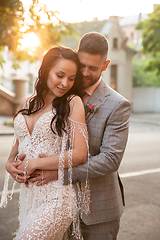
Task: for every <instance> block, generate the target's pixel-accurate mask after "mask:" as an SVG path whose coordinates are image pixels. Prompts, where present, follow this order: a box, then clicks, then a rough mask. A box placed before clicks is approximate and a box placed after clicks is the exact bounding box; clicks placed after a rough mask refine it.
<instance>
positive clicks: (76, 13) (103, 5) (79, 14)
mask: <svg viewBox="0 0 160 240" xmlns="http://www.w3.org/2000/svg"><path fill="white" fill-rule="evenodd" d="M41 1H42V2H45V4H46V5H47V6H48V8H49V9H51V10H53V11H54V10H58V11H59V12H60V15H59V16H60V18H61V19H62V20H64V21H67V22H80V21H85V20H87V21H92V20H93V19H94V18H95V17H96V18H98V20H103V19H108V18H109V16H121V17H123V16H133V15H138V14H139V13H142V14H147V13H150V12H152V11H153V4H160V0H132V1H130V0H110V1H108V0H45V1H44V0H41Z"/></svg>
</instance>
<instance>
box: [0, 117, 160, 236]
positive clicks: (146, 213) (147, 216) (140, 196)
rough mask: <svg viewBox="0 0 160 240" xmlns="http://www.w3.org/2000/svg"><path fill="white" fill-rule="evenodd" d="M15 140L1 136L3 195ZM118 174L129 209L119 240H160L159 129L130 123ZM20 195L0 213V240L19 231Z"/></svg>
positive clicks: (123, 218)
mask: <svg viewBox="0 0 160 240" xmlns="http://www.w3.org/2000/svg"><path fill="white" fill-rule="evenodd" d="M12 139H13V136H0V191H2V186H3V179H4V172H5V168H4V165H5V161H6V159H7V155H8V153H9V149H10V147H11V144H12ZM156 171H157V172H156ZM119 172H120V175H121V177H122V181H123V183H124V186H125V196H126V207H125V211H124V213H123V215H122V218H121V227H120V231H119V235H118V240H160V184H159V183H160V125H156V124H147V123H145V124H144V123H138V122H133V121H132V122H131V124H130V133H129V140H128V144H127V148H126V152H125V155H124V158H123V161H122V164H121V167H120V171H119ZM16 187H17V188H19V186H18V185H17V186H16ZM18 195H19V194H18V193H15V194H14V196H13V200H12V201H10V202H9V204H8V206H7V208H5V209H0V240H11V239H13V236H12V235H11V234H12V233H14V232H15V231H16V228H17V227H18Z"/></svg>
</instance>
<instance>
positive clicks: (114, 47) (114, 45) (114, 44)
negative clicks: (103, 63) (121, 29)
mask: <svg viewBox="0 0 160 240" xmlns="http://www.w3.org/2000/svg"><path fill="white" fill-rule="evenodd" d="M113 49H118V38H113Z"/></svg>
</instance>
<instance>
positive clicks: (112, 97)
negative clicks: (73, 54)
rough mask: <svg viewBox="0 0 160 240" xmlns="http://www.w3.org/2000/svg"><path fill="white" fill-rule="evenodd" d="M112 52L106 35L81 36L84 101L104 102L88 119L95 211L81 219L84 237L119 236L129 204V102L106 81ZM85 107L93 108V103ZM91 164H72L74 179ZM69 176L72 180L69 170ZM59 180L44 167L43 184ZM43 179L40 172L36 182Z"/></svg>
mask: <svg viewBox="0 0 160 240" xmlns="http://www.w3.org/2000/svg"><path fill="white" fill-rule="evenodd" d="M107 54H108V41H107V39H106V37H105V36H104V35H101V34H99V33H96V32H90V33H87V34H85V35H84V36H83V37H82V39H81V40H80V43H79V47H78V56H79V60H80V62H81V72H82V75H83V88H84V91H85V96H84V103H85V104H87V105H90V108H92V106H93V107H94V108H96V107H97V106H99V108H98V110H97V111H96V112H94V110H93V111H92V112H91V113H89V114H88V115H89V116H88V117H87V119H86V122H87V127H88V134H89V152H90V154H91V156H90V159H89V170H88V171H89V172H88V173H89V179H90V188H91V212H90V214H89V215H85V214H83V215H82V218H81V229H82V234H83V237H84V240H86V239H87V240H106V239H107V240H115V239H116V238H117V234H118V230H119V224H120V217H121V215H122V212H123V208H124V207H123V206H124V198H123V186H122V183H121V181H120V178H119V175H118V168H119V166H120V163H121V160H122V157H123V154H124V151H125V147H126V143H127V138H128V127H129V117H130V103H129V101H127V100H126V99H125V98H124V97H123V96H121V95H120V94H118V93H117V92H116V91H114V90H113V89H112V88H110V87H109V86H108V85H106V83H105V82H104V80H103V79H102V77H101V74H102V72H103V71H105V70H106V69H107V67H108V65H109V63H110V60H107ZM86 109H87V110H88V112H90V110H89V108H88V107H86ZM87 110H86V114H87V113H88V112H87ZM19 158H20V157H19ZM87 164H88V163H87V162H86V163H84V164H81V165H78V166H76V167H73V183H74V182H77V181H84V180H85V179H86V174H87ZM66 173H67V170H66ZM65 175H66V180H67V174H65ZM56 178H57V171H44V172H43V179H44V180H43V181H42V182H39V185H41V184H42V183H43V184H45V183H47V182H49V181H53V180H54V179H56ZM41 179H42V176H41V174H40V175H39V176H37V177H36V178H32V180H31V181H40V180H41ZM70 239H73V238H72V237H71V238H70Z"/></svg>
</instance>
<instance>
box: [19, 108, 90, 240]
mask: <svg viewBox="0 0 160 240" xmlns="http://www.w3.org/2000/svg"><path fill="white" fill-rule="evenodd" d="M53 114H55V112H54V111H49V112H46V113H44V114H43V115H41V116H40V117H39V118H38V120H37V121H36V123H35V125H34V128H33V131H32V133H29V130H28V127H27V123H26V121H25V117H24V115H22V114H21V113H19V114H18V115H17V117H16V119H15V122H14V129H15V135H16V137H17V138H18V140H19V148H18V154H21V153H25V154H26V157H25V159H27V160H28V161H29V159H32V158H37V157H38V155H39V153H42V154H45V155H46V156H51V155H54V154H56V153H60V157H59V169H58V173H59V174H58V175H59V177H58V180H57V181H55V182H51V183H48V184H45V185H43V186H36V183H29V186H28V187H26V186H25V184H21V193H20V200H19V205H20V214H19V219H20V227H19V230H18V232H17V236H16V238H15V239H16V240H18V239H21V240H22V239H23V236H25V237H26V235H27V236H28V237H27V238H25V239H36V240H39V239H41V240H43V239H47V240H48V239H56V240H58V239H62V238H63V235H64V230H66V229H67V227H68V226H69V225H70V223H71V222H72V221H73V222H74V230H73V233H74V235H75V236H77V238H80V232H79V226H78V225H79V220H78V218H77V212H78V210H80V208H81V204H82V205H85V206H86V209H88V205H89V197H87V198H86V196H87V194H86V192H85V191H88V190H86V189H87V188H86V186H84V188H83V189H82V190H79V187H78V192H79V195H81V196H80V198H79V199H81V203H80V202H78V201H77V198H76V193H75V190H74V188H73V185H72V147H73V146H72V141H73V139H74V133H75V129H78V130H79V131H80V132H81V133H82V134H83V136H84V138H85V140H86V144H88V139H87V129H86V125H85V124H81V123H77V122H74V121H72V120H71V119H68V123H66V130H67V132H68V134H67V133H65V132H63V136H62V137H59V136H58V134H55V133H53V132H52V130H51V127H50V124H51V119H52V118H53V116H54V115H53ZM53 129H54V130H55V127H54V123H53ZM55 132H56V130H55ZM66 150H69V154H68V158H69V160H68V165H69V167H68V173H69V183H68V185H64V184H63V183H64V161H63V157H64V155H63V152H64V151H66ZM82 192H83V193H84V196H85V197H83V196H82V195H83V194H82ZM82 208H84V206H83V207H82ZM86 211H88V210H86ZM35 229H36V230H35ZM33 230H34V231H33ZM33 232H34V234H35V236H33Z"/></svg>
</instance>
